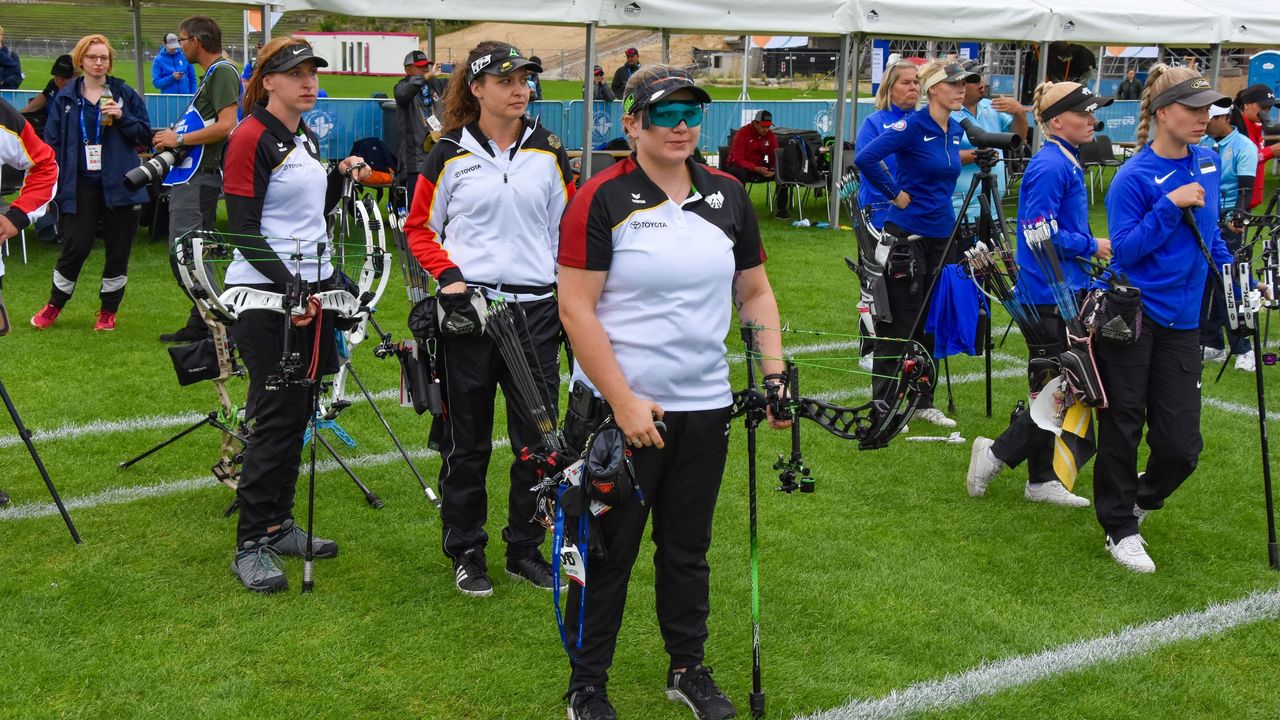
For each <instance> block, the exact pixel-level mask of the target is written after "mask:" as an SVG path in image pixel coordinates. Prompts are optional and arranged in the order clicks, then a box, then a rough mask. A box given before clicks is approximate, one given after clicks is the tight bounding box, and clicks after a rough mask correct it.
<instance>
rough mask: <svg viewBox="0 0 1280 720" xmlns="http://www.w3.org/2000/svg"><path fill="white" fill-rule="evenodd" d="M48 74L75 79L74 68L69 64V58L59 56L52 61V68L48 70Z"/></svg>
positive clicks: (67, 56) (68, 56)
mask: <svg viewBox="0 0 1280 720" xmlns="http://www.w3.org/2000/svg"><path fill="white" fill-rule="evenodd" d="M49 74H50V75H53V76H54V77H60V78H70V77H75V74H76V68H75V66H74V65H72V64H71V56H70V55H59V56H58V59H57V60H54V61H53V67H52V68H50V70H49Z"/></svg>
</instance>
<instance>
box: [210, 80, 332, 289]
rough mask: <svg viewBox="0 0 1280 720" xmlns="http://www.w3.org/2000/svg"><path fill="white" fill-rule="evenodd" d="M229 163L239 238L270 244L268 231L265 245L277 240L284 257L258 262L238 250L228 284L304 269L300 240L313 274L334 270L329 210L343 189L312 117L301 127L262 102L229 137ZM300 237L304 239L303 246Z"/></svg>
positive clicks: (307, 273)
mask: <svg viewBox="0 0 1280 720" xmlns="http://www.w3.org/2000/svg"><path fill="white" fill-rule="evenodd" d="M222 170H223V181H224V182H223V192H224V193H225V194H226V197H227V220H228V225H229V226H230V228H231V232H233V233H236V234H238V235H240V237H235V238H233V239H232V240H233V242H234V243H235V244H237V245H244V246H259V245H264V244H263V242H262V241H261V240H255V236H264V237H265V238H266V241H265V245H264V247H263V248H262V249H263V250H265V249H266V247H268V246H269V248H270V250H271V251H272V252H274V253H275V255H276V259H278V260H279V263H277V262H274V261H272V260H270V259H268V260H267V261H265V262H257V261H255V262H250V261H249V260H247V259H245V257H244V254H243V253H242V252H241V251H240V250H236V252H235V259H234V260H233V261H232V263H231V266H230V267H228V268H227V276H226V282H227V284H229V285H257V284H265V283H273V284H276V285H285V284H287V283H288V282H289V280H291V279H292V278H293V276H294V274H295V272H297V269H296V268H295V263H294V260H293V256H294V255H295V254H296V253H298V250H299V248H300V249H301V253H300V254H301V256H302V261H301V264H300V272H301V276H302V279H303V280H304V281H305V282H316V281H318V280H327V279H328V278H329V277H330V276H331V275H333V265H332V264H331V263H330V261H329V258H330V256H331V248H330V247H329V243H328V233H327V228H326V225H325V217H324V216H325V208H326V206H327V205H328V204H331V202H330V201H329V198H328V197H326V196H327V195H336V193H335V192H334V188H330V184H331V183H330V177H329V172H328V169H327V168H326V166H325V165H324V164H323V163H321V162H320V151H319V143H318V142H317V140H316V138H315V135H314V134H313V133H312V132H311V130H310V129H309V128H308V127H307V126H306V124H305V123H299V124H298V131H297V132H296V133H295V132H292V131H290V130H289V129H288V128H286V127H285V126H284V124H283V123H281V122H280V120H279V119H278V118H276V116H275V115H272V114H271V113H270V112H268V111H267V109H266V107H264V106H261V105H259V106H258V107H255V108H254V109H253V114H252V115H250V116H249V117H246V118H245V119H244V120H243V121H241V122H240V124H239V125H237V126H236V129H235V130H233V131H232V133H231V137H230V138H228V139H227V147H226V151H225V153H224V154H223V161H222ZM294 238H298V239H300V240H301V241H302V242H301V245H300V246H299V244H298V243H297V242H296V241H295V240H294ZM322 254H323V256H324V257H323V259H321V257H320V256H321V255H322Z"/></svg>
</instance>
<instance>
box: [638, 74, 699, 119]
mask: <svg viewBox="0 0 1280 720" xmlns="http://www.w3.org/2000/svg"><path fill="white" fill-rule="evenodd" d="M686 89H687V90H689V91H691V92H692V93H693V96H694V98H695V99H697V101H698V102H700V103H709V102H711V96H710V95H708V94H707V91H706V90H703V89H702V88H700V87H698V86H697V85H695V84H694V82H693V78H692V77H690V75H689V73H687V72H685V71H683V70H675V69H671V70H662V71H660V72H658V73H656V74H654V75H652V76H650V77H647V78H645V79H644V82H641V83H640V84H639V85H637V86H636V87H635V89H634V90H632V91H631V93H630V94H629V95H627V96H626V97H625V98H623V100H622V112H624V113H626V114H631V113H634V112H637V111H640V110H643V109H644V108H646V107H648V106H650V105H652V104H654V103H656V102H658V101H659V100H662V99H665V98H668V97H671V96H672V95H673V94H675V92H676V91H677V90H686Z"/></svg>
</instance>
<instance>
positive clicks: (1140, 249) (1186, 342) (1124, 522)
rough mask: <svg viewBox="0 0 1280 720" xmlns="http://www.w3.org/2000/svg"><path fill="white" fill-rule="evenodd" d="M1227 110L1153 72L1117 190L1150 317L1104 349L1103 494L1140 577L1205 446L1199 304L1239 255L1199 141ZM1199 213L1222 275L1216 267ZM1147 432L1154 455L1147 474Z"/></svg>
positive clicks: (1112, 202) (1113, 203) (1115, 547)
mask: <svg viewBox="0 0 1280 720" xmlns="http://www.w3.org/2000/svg"><path fill="white" fill-rule="evenodd" d="M1228 104H1230V100H1229V98H1227V97H1226V96H1225V95H1223V94H1221V93H1219V92H1217V91H1215V90H1214V89H1213V87H1212V85H1211V84H1210V83H1209V81H1208V80H1206V79H1205V78H1202V77H1200V73H1198V72H1195V71H1194V70H1190V69H1188V68H1185V67H1170V66H1168V65H1164V64H1158V65H1155V66H1154V67H1152V68H1151V71H1150V73H1149V74H1148V76H1147V83H1146V87H1145V88H1143V91H1142V105H1141V109H1140V111H1139V112H1140V114H1139V120H1138V138H1137V139H1138V147H1139V148H1140V150H1139V151H1138V154H1137V155H1135V156H1134V157H1133V158H1131V159H1130V160H1129V161H1128V162H1126V163H1125V164H1124V165H1123V166H1121V167H1120V170H1119V171H1118V172H1117V173H1116V176H1115V179H1114V180H1112V182H1111V189H1110V190H1109V191H1108V192H1107V225H1108V226H1109V227H1110V228H1111V245H1112V251H1113V253H1114V255H1113V256H1112V258H1111V268H1112V270H1113V271H1114V272H1115V273H1116V275H1117V276H1119V277H1125V278H1127V279H1128V282H1129V284H1130V285H1132V286H1134V287H1136V288H1138V289H1139V290H1140V291H1141V293H1142V313H1141V315H1140V317H1141V320H1140V323H1141V325H1140V327H1138V328H1135V330H1136V331H1137V337H1136V338H1134V339H1133V340H1132V341H1131V342H1129V343H1127V344H1125V343H1123V342H1122V341H1116V340H1110V339H1108V338H1107V337H1106V336H1103V337H1101V338H1099V339H1098V340H1097V341H1096V344H1095V349H1096V352H1097V365H1098V372H1099V375H1100V376H1101V379H1102V385H1103V387H1104V388H1106V394H1107V401H1108V403H1109V404H1108V406H1107V407H1106V408H1105V409H1099V410H1098V456H1097V461H1096V463H1095V465H1094V472H1093V497H1094V505H1095V510H1096V512H1097V515H1098V522H1099V523H1100V524H1101V525H1102V529H1103V530H1104V531H1105V532H1106V548H1107V550H1108V551H1109V552H1110V553H1111V556H1112V557H1113V558H1114V559H1115V560H1116V562H1118V563H1120V564H1121V565H1123V566H1124V567H1126V568H1128V569H1129V570H1132V571H1134V572H1144V573H1148V572H1155V569H1156V566H1155V563H1154V562H1152V560H1151V557H1150V556H1149V555H1148V554H1147V551H1146V550H1145V549H1144V548H1143V546H1144V545H1145V544H1146V541H1145V540H1144V539H1143V537H1142V536H1141V535H1140V534H1138V530H1139V526H1140V525H1141V524H1142V522H1143V520H1144V519H1145V518H1146V517H1147V515H1148V514H1149V513H1150V512H1151V511H1153V510H1159V509H1160V508H1162V507H1164V503H1165V500H1166V499H1168V497H1169V496H1170V495H1172V494H1173V492H1174V491H1175V490H1177V489H1178V486H1180V485H1181V484H1182V483H1183V481H1185V480H1186V479H1187V478H1188V477H1189V476H1190V475H1191V473H1192V472H1193V471H1194V470H1195V468H1196V463H1197V461H1198V459H1199V456H1200V451H1201V449H1202V448H1203V447H1204V442H1203V440H1202V438H1201V435H1200V372H1201V371H1200V331H1199V314H1200V299H1201V293H1202V292H1203V290H1204V286H1205V278H1206V277H1207V276H1208V275H1209V274H1210V273H1214V274H1216V273H1218V272H1220V268H1221V267H1222V265H1224V264H1228V263H1231V262H1232V257H1231V252H1230V251H1229V250H1228V249H1227V246H1226V243H1224V242H1223V240H1222V234H1221V232H1220V231H1219V228H1218V220H1219V215H1218V202H1219V197H1220V193H1219V178H1220V177H1221V174H1222V173H1221V169H1220V168H1219V165H1218V157H1217V155H1215V154H1214V153H1213V151H1212V150H1208V149H1206V148H1203V147H1200V146H1199V144H1198V143H1199V142H1200V139H1201V138H1202V137H1204V133H1205V128H1206V126H1207V125H1208V123H1209V107H1210V106H1211V105H1224V106H1225V105H1228ZM1152 124H1154V125H1155V126H1156V127H1155V130H1156V133H1155V139H1154V140H1152V141H1151V143H1150V144H1148V143H1147V138H1148V136H1149V133H1150V132H1151V130H1152V127H1151V126H1152ZM1188 214H1190V215H1191V216H1192V218H1194V222H1195V226H1196V228H1198V230H1199V236H1200V237H1201V238H1203V241H1204V243H1205V244H1206V245H1207V247H1208V251H1209V253H1210V254H1211V256H1212V259H1213V264H1214V266H1215V267H1212V268H1211V267H1208V263H1207V262H1206V258H1205V257H1204V255H1205V253H1204V250H1203V249H1202V247H1201V243H1200V239H1199V238H1197V234H1196V232H1194V231H1193V228H1192V227H1190V220H1189V219H1188V218H1186V215H1188ZM1144 424H1145V425H1147V428H1148V429H1147V446H1148V447H1149V448H1150V450H1151V452H1150V456H1149V457H1148V459H1147V467H1146V472H1144V473H1139V472H1138V470H1137V464H1138V443H1139V442H1140V441H1141V440H1142V429H1143V425H1144Z"/></svg>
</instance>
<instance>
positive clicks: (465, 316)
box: [436, 287, 485, 338]
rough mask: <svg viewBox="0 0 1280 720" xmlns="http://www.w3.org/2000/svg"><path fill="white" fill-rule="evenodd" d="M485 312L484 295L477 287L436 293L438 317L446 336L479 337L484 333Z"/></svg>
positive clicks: (442, 333)
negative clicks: (461, 290) (454, 291)
mask: <svg viewBox="0 0 1280 720" xmlns="http://www.w3.org/2000/svg"><path fill="white" fill-rule="evenodd" d="M484 314H485V299H484V295H482V294H481V293H480V291H479V290H477V289H476V288H472V287H469V288H467V289H466V290H465V291H463V292H460V293H440V294H438V295H436V317H437V319H438V320H439V323H440V334H441V335H443V336H445V337H454V338H464V337H479V336H480V335H482V334H484V324H485V320H484Z"/></svg>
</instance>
